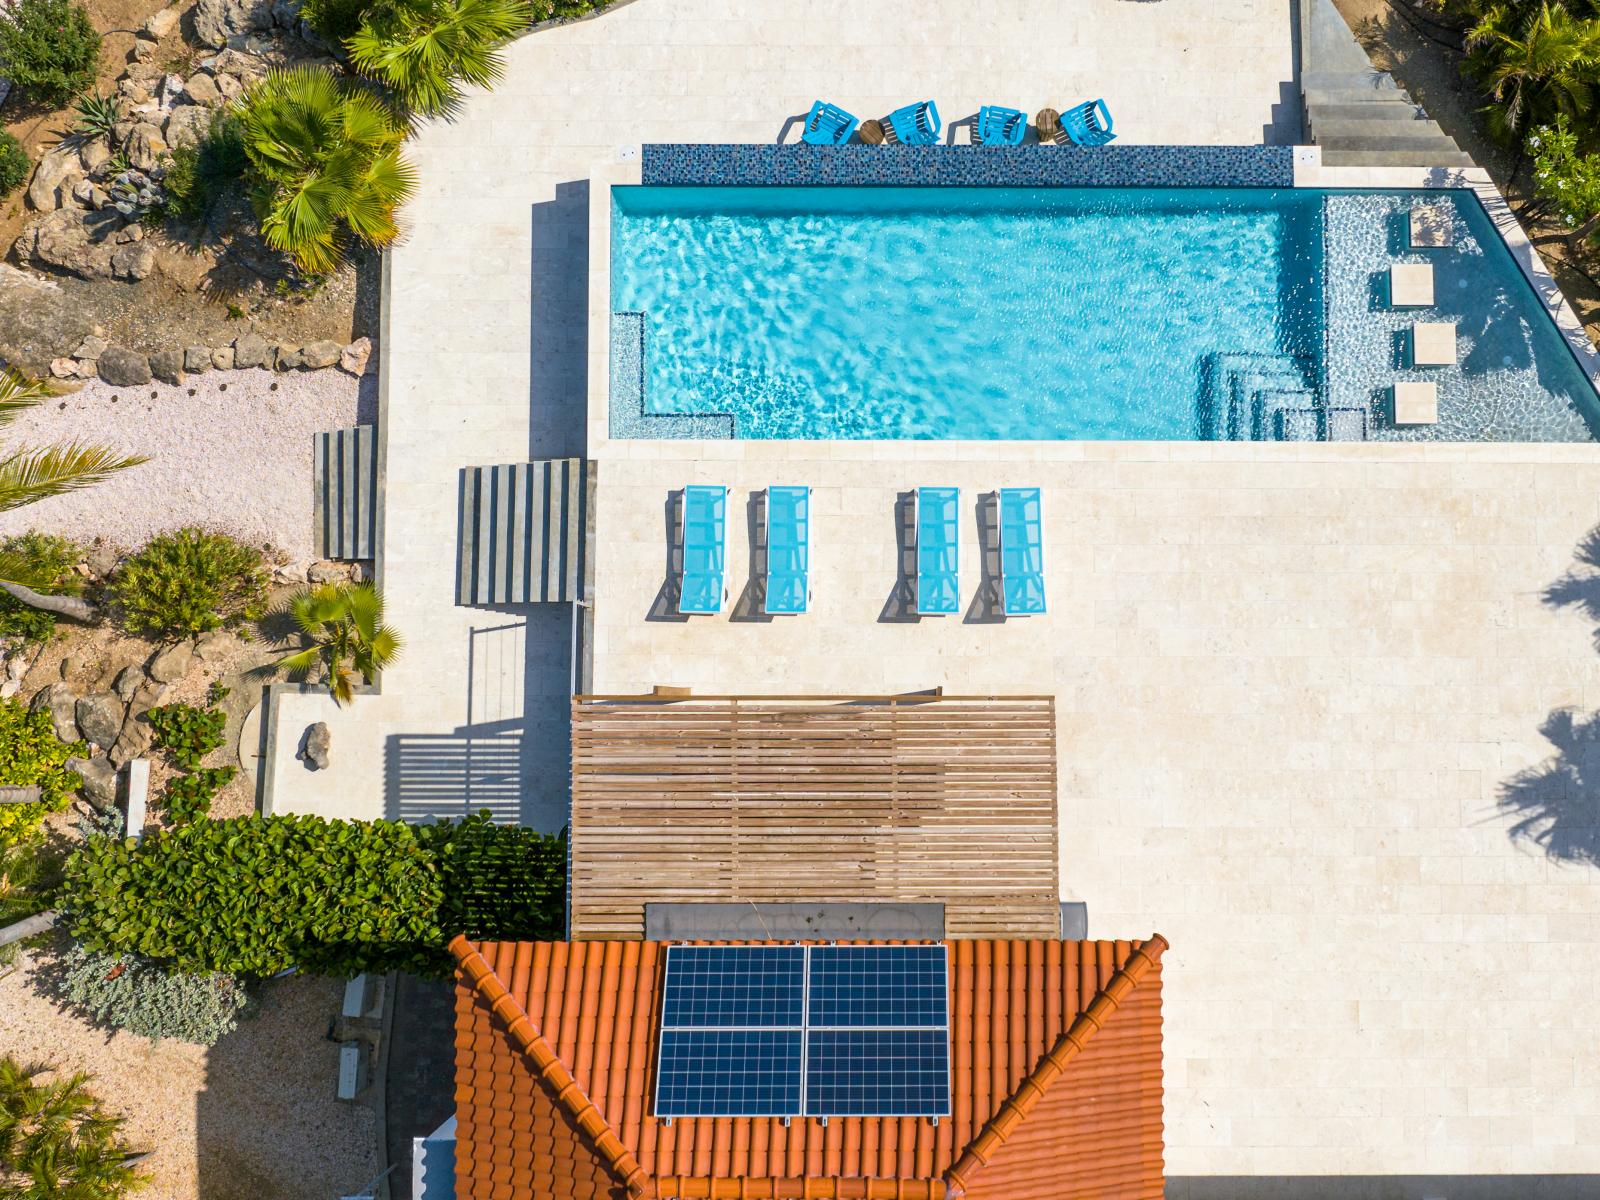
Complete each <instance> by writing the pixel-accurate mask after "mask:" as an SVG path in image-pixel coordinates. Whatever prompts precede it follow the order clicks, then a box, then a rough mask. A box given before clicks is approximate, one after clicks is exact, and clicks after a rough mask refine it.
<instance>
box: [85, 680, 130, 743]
mask: <svg viewBox="0 0 1600 1200" xmlns="http://www.w3.org/2000/svg"><path fill="white" fill-rule="evenodd" d="M74 715H75V716H76V717H77V720H78V732H79V733H80V734H81V735H82V736H83V740H84V741H86V742H92V743H93V744H94V745H96V746H99V747H101V748H102V749H107V750H108V749H110V748H111V746H112V745H113V744H115V742H116V740H117V734H119V733H120V732H122V715H123V708H122V701H121V700H120V699H119V698H118V697H116V696H114V695H112V694H111V693H110V692H94V693H92V694H91V695H88V696H85V697H84V698H83V699H81V700H79V701H78V703H77V704H76V705H75V706H74Z"/></svg>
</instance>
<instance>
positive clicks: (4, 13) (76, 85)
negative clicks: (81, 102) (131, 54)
mask: <svg viewBox="0 0 1600 1200" xmlns="http://www.w3.org/2000/svg"><path fill="white" fill-rule="evenodd" d="M99 56H100V35H99V34H98V33H96V32H95V31H94V25H93V24H91V23H90V21H89V14H88V13H87V12H85V11H84V8H83V5H81V4H73V3H70V2H69V0H16V2H15V3H14V4H12V5H11V7H10V8H9V9H6V8H0V62H3V63H5V64H6V75H7V76H9V77H10V79H11V82H12V83H14V84H16V85H17V87H19V88H21V89H22V90H23V91H24V92H25V93H27V95H28V98H29V99H30V100H36V101H39V102H41V103H44V104H48V105H50V106H51V107H52V108H60V107H61V106H62V105H64V104H66V103H67V102H68V101H69V100H71V99H72V98H73V97H74V96H76V95H78V94H79V93H80V92H82V91H84V90H86V89H87V88H88V87H89V85H90V84H92V83H93V82H94V69H95V60H96V59H97V58H99Z"/></svg>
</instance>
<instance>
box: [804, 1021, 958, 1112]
mask: <svg viewBox="0 0 1600 1200" xmlns="http://www.w3.org/2000/svg"><path fill="white" fill-rule="evenodd" d="M949 1111H950V1037H949V1034H948V1033H947V1032H946V1031H945V1030H944V1029H943V1028H940V1029H814V1030H812V1031H811V1034H810V1037H809V1039H808V1040H807V1043H806V1115H807V1116H811V1117H939V1116H943V1115H944V1114H945V1113H948V1112H949Z"/></svg>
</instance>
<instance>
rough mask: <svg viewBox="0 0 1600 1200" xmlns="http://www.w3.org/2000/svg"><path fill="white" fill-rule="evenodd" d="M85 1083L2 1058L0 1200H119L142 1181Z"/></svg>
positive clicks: (115, 1120) (118, 1129)
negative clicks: (1, 1198) (3, 1199)
mask: <svg viewBox="0 0 1600 1200" xmlns="http://www.w3.org/2000/svg"><path fill="white" fill-rule="evenodd" d="M88 1085H89V1077H88V1076H87V1075H83V1074H77V1075H69V1074H67V1073H66V1072H65V1071H57V1070H55V1069H53V1068H52V1067H50V1066H48V1065H43V1064H40V1065H30V1066H23V1065H22V1064H21V1063H19V1062H18V1061H17V1060H16V1059H14V1058H12V1057H11V1056H10V1055H9V1054H0V1188H4V1189H5V1190H4V1191H3V1192H0V1196H3V1197H5V1200H119V1198H120V1197H122V1196H125V1195H127V1194H128V1192H130V1191H132V1190H133V1189H135V1188H137V1187H139V1186H140V1185H141V1184H142V1183H143V1182H145V1181H146V1177H145V1176H143V1175H141V1174H140V1173H139V1172H138V1171H137V1170H135V1169H134V1168H133V1167H132V1166H130V1165H129V1164H130V1163H131V1161H132V1160H133V1159H134V1158H135V1151H134V1148H133V1147H132V1146H130V1145H129V1144H128V1142H127V1139H125V1138H124V1137H123V1136H122V1118H120V1117H115V1116H112V1115H111V1114H110V1113H108V1112H106V1110H105V1109H104V1108H102V1107H101V1106H100V1101H99V1100H97V1099H96V1098H95V1097H94V1096H93V1095H92V1094H91V1093H90V1092H89V1090H88Z"/></svg>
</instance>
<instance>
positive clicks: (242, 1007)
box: [57, 945, 250, 1046]
mask: <svg viewBox="0 0 1600 1200" xmlns="http://www.w3.org/2000/svg"><path fill="white" fill-rule="evenodd" d="M61 965H62V972H61V976H60V978H59V980H58V981H57V987H58V989H59V991H60V994H61V997H62V999H64V1000H65V1001H67V1003H69V1004H71V1005H72V1006H74V1007H75V1008H77V1009H78V1010H79V1011H80V1012H82V1013H83V1014H84V1015H85V1016H86V1017H88V1018H89V1019H90V1020H92V1021H97V1022H99V1023H100V1024H102V1025H109V1026H110V1027H111V1028H113V1029H126V1030H127V1031H128V1032H129V1033H133V1034H137V1035H138V1036H139V1037H147V1038H149V1039H150V1040H151V1041H152V1042H159V1041H162V1040H163V1039H165V1038H172V1039H173V1040H175V1041H179V1042H192V1043H194V1044H195V1045H197V1046H211V1045H214V1044H216V1042H218V1041H219V1040H220V1039H221V1038H222V1037H223V1036H224V1035H225V1034H229V1033H232V1032H233V1031H234V1030H235V1029H237V1028H238V1026H239V1018H240V1016H242V1015H247V1013H248V1006H249V1003H250V998H249V994H248V992H247V991H246V990H245V985H244V981H243V980H242V979H240V978H239V977H238V976H236V975H229V974H226V973H225V972H216V973H213V974H209V975H194V974H190V973H188V972H186V971H163V970H162V969H161V968H160V967H158V966H157V965H156V964H155V963H152V962H151V961H149V960H148V959H144V958H140V957H139V956H138V955H134V954H96V953H95V952H93V951H92V950H86V949H84V948H83V947H82V946H77V945H75V946H73V947H72V948H71V949H69V950H68V951H67V952H66V954H65V955H64V956H63V960H62V964H61Z"/></svg>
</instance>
